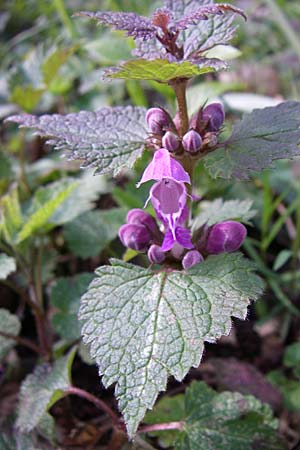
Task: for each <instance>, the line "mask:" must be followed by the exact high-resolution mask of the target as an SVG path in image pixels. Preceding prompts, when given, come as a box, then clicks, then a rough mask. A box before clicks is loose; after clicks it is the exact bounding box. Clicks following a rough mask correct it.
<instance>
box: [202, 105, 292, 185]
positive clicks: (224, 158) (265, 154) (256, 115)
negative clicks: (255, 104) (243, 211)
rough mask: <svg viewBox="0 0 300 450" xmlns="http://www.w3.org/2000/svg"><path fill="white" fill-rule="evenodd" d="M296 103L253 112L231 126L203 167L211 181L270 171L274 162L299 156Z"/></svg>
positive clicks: (240, 178)
mask: <svg viewBox="0 0 300 450" xmlns="http://www.w3.org/2000/svg"><path fill="white" fill-rule="evenodd" d="M299 145H300V102H284V103H280V104H279V105H278V106H275V107H270V108H264V109H255V110H254V111H253V112H252V113H251V114H246V115H245V116H244V117H243V119H242V120H241V121H240V122H238V123H237V124H236V125H235V126H234V127H233V132H232V135H231V136H230V137H229V139H228V140H227V141H225V142H224V143H223V144H222V146H223V148H220V149H218V150H216V151H214V152H212V153H210V154H208V155H207V156H206V157H205V159H204V161H205V166H206V168H207V169H208V170H209V172H210V174H211V176H213V177H214V178H217V177H221V178H227V179H228V178H237V179H239V180H246V179H249V177H250V175H251V174H252V173H253V172H260V171H262V170H263V169H267V168H271V167H272V164H273V161H275V160H277V159H292V158H294V157H297V156H300V148H299Z"/></svg>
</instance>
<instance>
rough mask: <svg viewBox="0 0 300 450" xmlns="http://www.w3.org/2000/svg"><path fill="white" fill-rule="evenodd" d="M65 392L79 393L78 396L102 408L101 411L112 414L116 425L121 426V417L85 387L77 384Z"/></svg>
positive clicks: (112, 419)
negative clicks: (82, 387)
mask: <svg viewBox="0 0 300 450" xmlns="http://www.w3.org/2000/svg"><path fill="white" fill-rule="evenodd" d="M65 394H66V395H77V396H78V397H81V398H84V399H86V400H88V401H89V402H91V403H93V404H94V405H95V406H97V408H99V409H101V411H103V412H105V413H106V414H108V415H109V416H110V418H111V421H112V423H113V425H114V427H116V428H120V419H119V417H118V416H117V415H116V414H115V413H114V412H113V410H112V409H111V408H110V407H109V406H107V404H106V403H105V402H104V401H102V400H100V399H99V398H97V397H95V396H94V395H93V394H90V392H87V391H84V390H83V389H80V388H77V387H75V386H71V387H69V388H68V389H67V390H66V391H65Z"/></svg>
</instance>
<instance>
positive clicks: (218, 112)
mask: <svg viewBox="0 0 300 450" xmlns="http://www.w3.org/2000/svg"><path fill="white" fill-rule="evenodd" d="M203 120H204V121H205V122H207V127H206V129H207V131H218V130H219V129H220V128H221V126H222V125H223V122H224V120H225V112H224V108H223V105H222V104H221V103H211V104H210V105H208V106H206V108H204V110H203Z"/></svg>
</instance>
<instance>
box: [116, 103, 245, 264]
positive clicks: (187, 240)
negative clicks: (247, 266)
mask: <svg viewBox="0 0 300 450" xmlns="http://www.w3.org/2000/svg"><path fill="white" fill-rule="evenodd" d="M224 118H225V114H224V109H223V106H222V105H221V104H220V103H212V104H210V105H208V106H206V107H205V108H200V110H199V111H198V112H197V113H196V114H195V115H194V116H192V118H191V120H190V124H189V130H188V131H187V132H186V133H185V134H184V135H183V136H182V135H181V124H180V121H179V120H178V116H177V115H176V116H175V118H174V119H172V118H171V117H170V115H169V114H168V113H167V112H166V111H165V110H163V109H161V108H151V109H149V110H148V112H147V115H146V121H147V125H148V128H149V138H148V146H149V147H150V148H153V150H154V155H153V159H152V161H151V162H150V164H149V165H148V166H147V168H146V169H145V171H144V173H143V175H142V178H141V180H140V182H139V183H138V184H137V187H139V186H140V185H141V184H143V183H146V182H148V181H155V183H154V184H153V185H152V187H151V188H150V193H149V197H148V200H147V202H146V205H147V204H148V202H149V201H151V203H152V205H153V207H154V210H155V213H156V217H157V219H158V220H159V222H160V223H161V226H160V227H159V226H158V224H157V222H156V220H155V219H154V217H152V216H151V215H150V214H148V213H146V212H145V211H143V210H141V209H134V210H132V211H130V212H129V213H128V215H127V223H126V224H125V225H123V226H122V227H121V228H120V230H119V237H120V239H121V241H122V243H123V245H124V246H126V247H128V248H131V249H133V250H136V251H139V252H147V254H148V258H149V261H150V262H151V263H155V264H162V263H163V262H164V261H165V260H166V259H167V258H168V259H176V260H181V262H182V266H183V268H184V269H188V268H189V267H191V266H193V265H195V264H198V263H200V262H202V261H203V259H204V256H206V255H208V254H219V253H222V252H232V251H235V250H237V249H238V248H239V247H240V246H241V244H242V243H243V241H244V239H245V237H246V228H245V227H244V225H242V224H240V223H238V222H234V221H227V222H222V223H218V224H216V225H214V226H212V227H210V228H207V227H204V229H203V235H202V237H201V238H200V239H199V236H198V237H197V242H193V239H192V236H191V231H190V228H189V226H188V225H189V207H188V200H189V199H192V196H191V195H190V193H189V192H190V187H191V179H190V175H189V173H188V172H187V171H186V170H185V168H184V166H183V163H182V162H183V161H184V159H185V158H191V159H193V158H196V159H197V157H198V158H199V157H200V156H201V154H202V153H203V152H205V151H207V150H209V149H210V148H211V147H212V146H216V144H217V142H218V134H219V132H220V130H221V127H222V125H223V122H224ZM146 205H145V206H146Z"/></svg>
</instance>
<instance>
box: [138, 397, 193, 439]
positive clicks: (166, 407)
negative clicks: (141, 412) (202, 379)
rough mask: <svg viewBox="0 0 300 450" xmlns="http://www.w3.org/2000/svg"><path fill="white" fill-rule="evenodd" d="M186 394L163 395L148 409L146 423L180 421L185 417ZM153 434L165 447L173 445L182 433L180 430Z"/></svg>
mask: <svg viewBox="0 0 300 450" xmlns="http://www.w3.org/2000/svg"><path fill="white" fill-rule="evenodd" d="M184 400H185V397H184V394H179V395H174V397H169V396H167V395H165V396H163V398H162V399H161V400H159V401H158V402H157V404H156V405H155V407H154V408H153V410H152V411H148V412H147V414H146V416H145V419H144V420H143V422H144V423H146V424H149V425H154V424H156V423H167V422H178V421H181V420H182V419H183V418H184V417H185V401H184ZM150 434H151V436H155V437H158V439H159V445H160V446H161V447H163V448H169V447H173V446H174V443H175V442H176V440H177V439H178V437H179V435H180V431H179V430H170V431H167V430H166V431H163V432H162V431H157V432H151V433H150Z"/></svg>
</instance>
